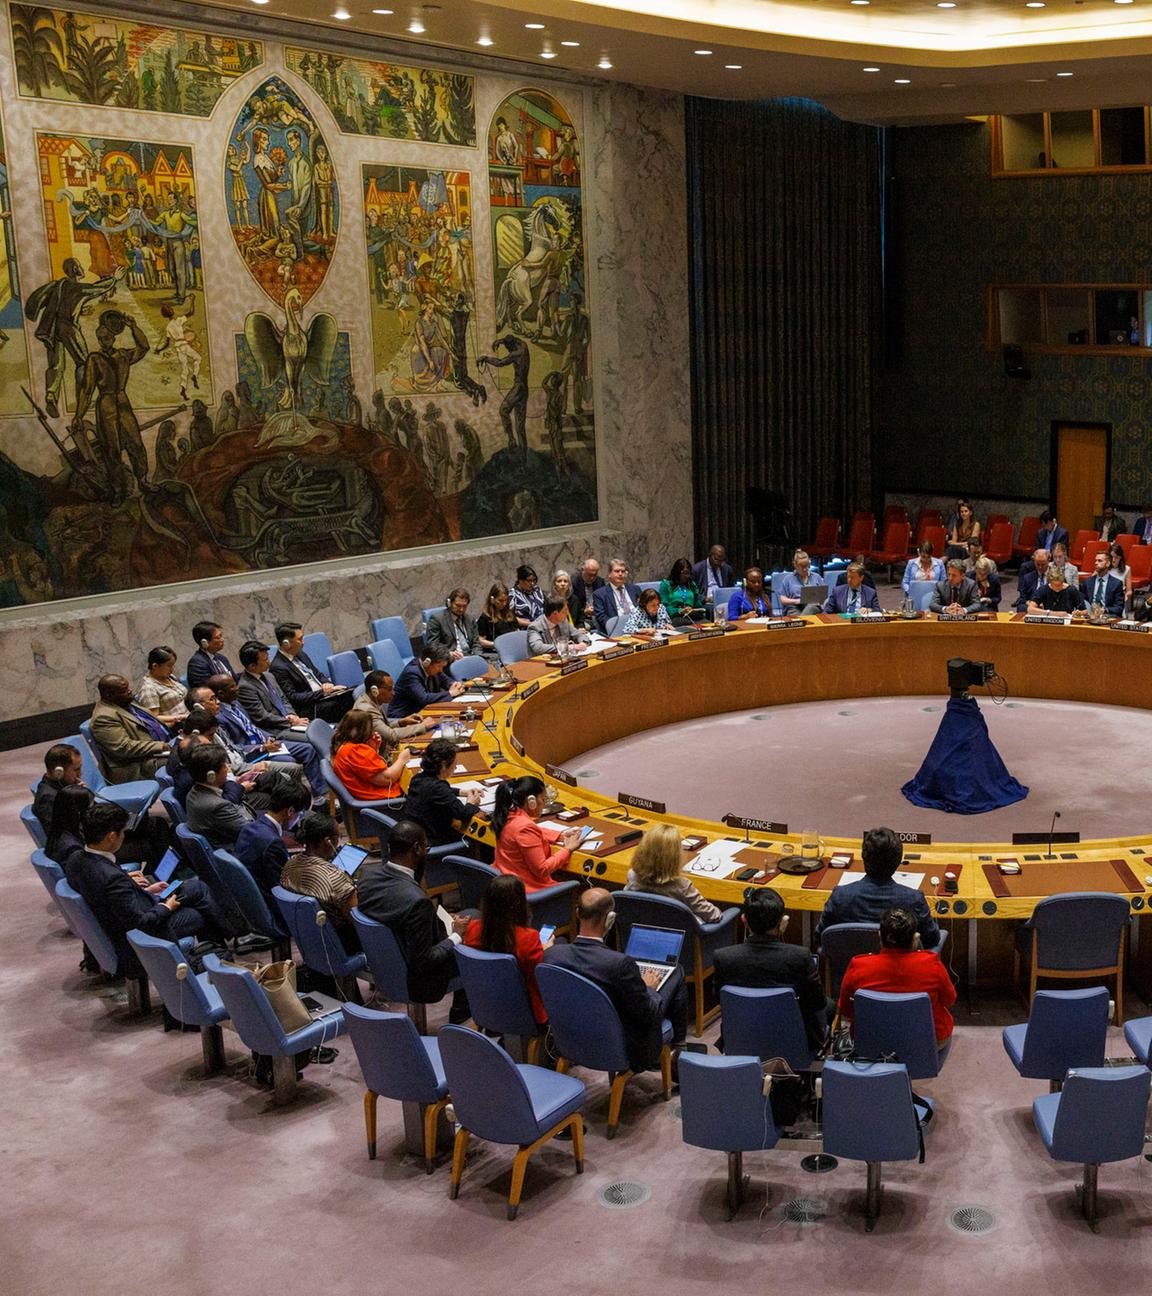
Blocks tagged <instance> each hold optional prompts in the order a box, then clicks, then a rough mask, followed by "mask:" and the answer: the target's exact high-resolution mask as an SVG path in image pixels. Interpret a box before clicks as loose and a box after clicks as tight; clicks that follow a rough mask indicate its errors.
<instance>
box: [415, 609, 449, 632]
mask: <svg viewBox="0 0 1152 1296" xmlns="http://www.w3.org/2000/svg"><path fill="white" fill-rule="evenodd" d="M444 607H445V605H444V604H443V603H437V604H436V606H435V607H430V608H425V609H424V611H423V612H421V613H420V619H421V621H422V622H423V625H424V628H425V629H427V628H428V622H429V621H431V620H432V618H433V617H434V616H435V615H436V613H437V612H443V611H444Z"/></svg>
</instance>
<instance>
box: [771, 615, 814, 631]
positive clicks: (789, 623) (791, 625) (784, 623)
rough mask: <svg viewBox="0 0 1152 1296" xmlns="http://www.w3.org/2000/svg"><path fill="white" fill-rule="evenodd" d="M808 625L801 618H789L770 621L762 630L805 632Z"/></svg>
mask: <svg viewBox="0 0 1152 1296" xmlns="http://www.w3.org/2000/svg"><path fill="white" fill-rule="evenodd" d="M807 624H808V622H807V621H802V620H801V619H800V618H799V617H787V618H785V619H782V620H780V621H775V620H773V621H769V622H767V623H766V624H765V625H764V626H762V627H761V628H762V629H764V630H803V629H804V627H805V626H806V625H807Z"/></svg>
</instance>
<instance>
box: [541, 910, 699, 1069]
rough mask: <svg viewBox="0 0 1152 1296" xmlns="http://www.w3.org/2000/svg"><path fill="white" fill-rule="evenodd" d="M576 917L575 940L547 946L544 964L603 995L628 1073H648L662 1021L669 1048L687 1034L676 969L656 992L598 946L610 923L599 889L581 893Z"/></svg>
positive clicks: (650, 981) (627, 962)
mask: <svg viewBox="0 0 1152 1296" xmlns="http://www.w3.org/2000/svg"><path fill="white" fill-rule="evenodd" d="M577 917H578V918H579V920H580V928H579V931H578V933H577V936H576V939H575V940H574V941H573V942H572V943H571V944H570V945H553V946H552V947H551V948H550V949H547V950H545V951H544V962H545V963H555V964H556V966H557V967H563V968H568V969H569V970H570V971H572V972H579V973H580V975H581V976H584V977H587V978H588V980H589V981H594V982H595V983H596V984H597V985H598V986H599V987H600V988H601V989H602V990H603V991H604V992H605V993H606V994H607V995H608V997H609V999H611V1000H612V1006H613V1007H614V1008H615V1009H616V1012H617V1013H618V1014H619V1017H620V1025H621V1026H622V1027H623V1028H624V1039H625V1043H626V1045H627V1049H628V1065H629V1066H630V1067H631V1068H632V1070H633V1071H651V1070H653V1069H654V1068H655V1067H658V1066H659V1065H660V1051H661V1049H662V1047H663V1044H662V1040H661V1027H662V1024H663V1022H664V1020H665V1018H667V1020H668V1022H669V1023H670V1024H671V1026H672V1043H673V1045H674V1046H676V1045H681V1046H682V1045H683V1042H684V1037H685V1036H686V1035H687V1033H688V996H687V994H686V993H685V991H684V973H683V971H682V969H681V968H679V967H677V968H676V969H675V970H674V971H673V973H672V975H671V976H670V977H669V978H668V979H667V980H666V981H665V982H664V984H663V985H662V986H661V987H660V989H659V990H654V989H652V985H654V984H655V981H656V977H655V976H654V975H648V976H644V975H642V974H641V972H640V969H639V968H638V967H637V966H636V961H635V960H634V959H631V958H629V957H628V955H627V954H620V953H618V952H617V951H616V950H612V949H609V948H608V946H607V945H605V944H604V937H605V935H606V934H607V933H608V931H609V929H610V928H611V927H612V924H613V923H614V922H615V920H616V910H615V904H614V902H613V900H612V893H611V891H605V890H603V889H602V888H601V887H592V888H591V889H590V890H588V891H585V892H584V894H583V895H582V896H581V897H580V903H579V906H578V908H577Z"/></svg>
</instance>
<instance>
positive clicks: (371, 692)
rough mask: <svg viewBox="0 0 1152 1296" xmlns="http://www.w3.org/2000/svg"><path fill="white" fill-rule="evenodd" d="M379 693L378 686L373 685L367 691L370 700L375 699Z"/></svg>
mask: <svg viewBox="0 0 1152 1296" xmlns="http://www.w3.org/2000/svg"><path fill="white" fill-rule="evenodd" d="M379 692H380V686H379V685H378V684H373V685H372V687H371V688H370V689H369V690H368V696H369V697H370V698H375V697H376V695H377V694H378V693H379Z"/></svg>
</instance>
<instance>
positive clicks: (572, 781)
mask: <svg viewBox="0 0 1152 1296" xmlns="http://www.w3.org/2000/svg"><path fill="white" fill-rule="evenodd" d="M544 773H545V774H547V775H548V777H549V778H551V779H555V780H556V782H557V783H567V784H568V786H569V787H575V786H576V778H575V776H574V775H572V774H569V773H568V771H567V770H566V769H561V768H560V766H559V765H545V766H544Z"/></svg>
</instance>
